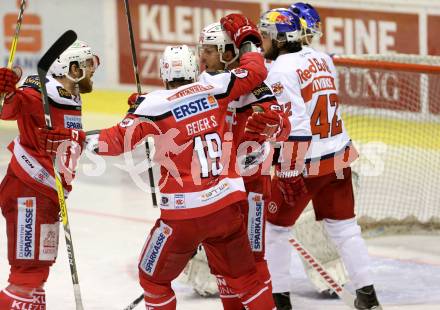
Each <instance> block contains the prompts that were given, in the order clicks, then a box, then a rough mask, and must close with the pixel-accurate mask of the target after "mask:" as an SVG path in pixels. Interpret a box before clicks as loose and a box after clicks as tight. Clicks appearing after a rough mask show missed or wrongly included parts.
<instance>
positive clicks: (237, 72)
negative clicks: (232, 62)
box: [231, 68, 249, 79]
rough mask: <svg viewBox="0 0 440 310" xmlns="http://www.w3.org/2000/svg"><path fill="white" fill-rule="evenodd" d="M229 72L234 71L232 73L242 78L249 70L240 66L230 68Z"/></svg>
mask: <svg viewBox="0 0 440 310" xmlns="http://www.w3.org/2000/svg"><path fill="white" fill-rule="evenodd" d="M231 72H232V73H234V75H235V76H236V77H238V78H239V79H244V78H245V77H247V76H248V74H249V72H248V71H247V70H246V69H242V68H236V69H233V70H231Z"/></svg>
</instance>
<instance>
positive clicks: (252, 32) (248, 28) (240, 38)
mask: <svg viewBox="0 0 440 310" xmlns="http://www.w3.org/2000/svg"><path fill="white" fill-rule="evenodd" d="M220 23H221V24H222V26H223V28H224V29H225V30H226V32H227V33H228V35H229V36H230V37H231V39H232V41H234V43H235V46H237V47H238V48H240V46H241V44H242V43H244V42H246V41H251V42H253V43H254V44H255V45H256V46H257V47H259V46H261V42H262V39H261V35H260V32H259V31H258V29H257V27H256V26H255V24H254V23H253V22H252V21H251V20H249V19H248V18H247V17H246V16H244V15H242V14H229V15H226V16H225V17H222V18H221V19H220Z"/></svg>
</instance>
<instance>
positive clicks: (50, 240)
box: [39, 223, 60, 261]
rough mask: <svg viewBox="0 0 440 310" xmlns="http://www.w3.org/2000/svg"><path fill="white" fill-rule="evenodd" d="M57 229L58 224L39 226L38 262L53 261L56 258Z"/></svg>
mask: <svg viewBox="0 0 440 310" xmlns="http://www.w3.org/2000/svg"><path fill="white" fill-rule="evenodd" d="M59 227H60V225H59V223H55V224H41V225H40V251H39V259H40V260H48V261H53V260H55V258H56V257H57V253H58V235H59Z"/></svg>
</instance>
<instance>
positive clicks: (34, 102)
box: [1, 75, 82, 203]
mask: <svg viewBox="0 0 440 310" xmlns="http://www.w3.org/2000/svg"><path fill="white" fill-rule="evenodd" d="M46 79H47V82H46V87H47V94H48V99H49V103H50V113H51V116H52V124H53V126H54V127H65V128H73V129H81V128H82V123H81V104H82V103H81V98H80V96H73V95H71V94H70V93H69V92H68V91H67V90H66V89H64V87H63V85H62V84H61V83H60V82H58V81H57V80H56V79H54V78H52V77H50V76H47V77H46ZM1 119H2V120H15V121H17V125H18V131H19V136H18V137H16V138H15V139H14V140H13V141H12V142H11V143H10V144H9V146H8V149H9V150H10V151H11V152H12V154H13V156H12V159H11V162H10V163H9V168H8V170H9V171H11V172H12V173H14V174H15V175H16V176H17V177H18V178H19V179H20V180H21V181H22V182H24V183H26V184H27V185H29V186H30V187H32V188H33V189H34V190H36V191H38V192H40V193H42V194H43V195H46V196H48V197H49V198H51V199H52V200H53V201H54V202H56V203H58V198H57V197H58V196H57V192H56V187H55V178H54V172H53V164H52V159H51V158H50V157H49V156H48V155H47V154H46V152H44V151H41V150H39V148H38V128H43V127H45V121H44V111H43V103H42V99H41V93H40V81H39V79H38V76H36V75H31V76H28V77H27V78H26V79H25V81H24V82H23V84H22V85H21V86H20V87H19V89H17V91H16V92H15V94H14V95H12V96H11V97H10V98H8V99H6V101H5V104H4V106H3V110H2V113H1ZM61 177H62V179H63V180H62V181H63V184H64V189H65V194H66V195H67V194H68V193H69V192H70V190H71V185H70V184H66V181H65V180H64V177H63V175H61ZM69 183H70V182H69Z"/></svg>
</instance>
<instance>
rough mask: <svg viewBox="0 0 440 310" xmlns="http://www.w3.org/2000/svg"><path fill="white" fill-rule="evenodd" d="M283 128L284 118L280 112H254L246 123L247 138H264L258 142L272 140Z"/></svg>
mask: <svg viewBox="0 0 440 310" xmlns="http://www.w3.org/2000/svg"><path fill="white" fill-rule="evenodd" d="M282 126H283V118H282V117H281V115H280V113H279V112H276V111H272V110H268V111H265V112H254V113H253V114H252V116H250V117H249V118H248V120H247V122H246V128H245V136H246V137H258V136H262V137H260V138H257V140H267V139H272V138H274V137H275V136H276V135H277V133H278V132H279V131H280V128H281V127H282ZM253 140H254V139H253Z"/></svg>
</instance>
